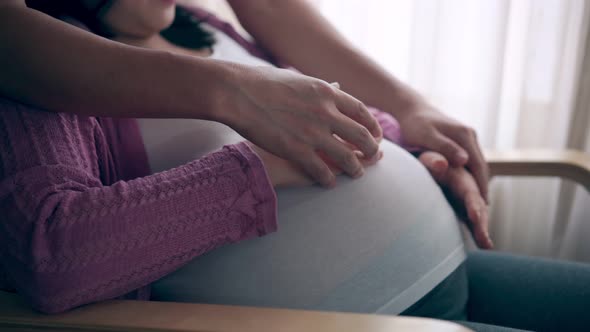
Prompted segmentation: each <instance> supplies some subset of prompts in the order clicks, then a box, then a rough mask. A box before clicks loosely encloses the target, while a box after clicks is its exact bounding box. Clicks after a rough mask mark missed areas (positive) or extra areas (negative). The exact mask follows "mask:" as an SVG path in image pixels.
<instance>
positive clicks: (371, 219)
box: [140, 120, 465, 314]
mask: <svg viewBox="0 0 590 332" xmlns="http://www.w3.org/2000/svg"><path fill="white" fill-rule="evenodd" d="M140 125H141V129H142V134H143V135H144V139H145V140H146V148H147V149H148V154H149V157H150V163H152V168H153V169H154V171H160V170H164V169H167V168H170V167H175V166H178V165H180V164H182V163H185V162H188V161H190V160H193V159H194V158H198V157H201V156H203V155H204V154H206V153H208V152H211V151H213V150H216V149H218V148H220V147H221V146H222V145H224V144H231V143H235V142H237V141H239V140H241V139H242V138H241V137H240V136H239V135H237V134H236V133H235V132H233V131H232V130H231V129H230V128H228V127H226V126H223V125H219V124H216V123H212V122H206V121H196V120H141V121H140ZM381 148H382V150H383V151H384V158H383V159H382V160H381V161H380V162H379V163H378V164H377V165H375V166H373V167H371V168H369V169H367V172H366V174H365V176H363V177H362V178H360V179H357V180H350V179H349V178H347V177H344V176H341V177H339V179H338V186H337V187H336V188H334V189H331V190H326V189H323V188H320V187H318V186H310V187H306V188H294V189H283V190H278V191H277V197H278V216H279V230H278V232H276V233H274V234H270V235H267V236H265V237H262V238H257V239H252V240H248V241H243V242H241V243H237V244H233V245H228V246H225V247H222V248H219V249H216V250H213V251H211V252H209V253H206V254H204V255H202V256H200V257H197V258H196V259H195V260H193V261H192V262H191V263H189V264H188V265H187V266H185V267H184V268H182V269H180V270H178V271H176V272H175V273H173V274H171V275H169V276H167V277H165V278H163V279H162V280H160V281H158V282H157V283H155V285H154V288H153V289H154V296H155V298H157V299H160V300H169V301H188V302H195V301H197V302H201V303H203V302H205V303H221V304H239V305H254V306H273V307H288V308H304V309H317V310H339V311H353V312H370V313H387V314H397V313H400V312H402V311H403V310H405V309H406V308H407V307H409V306H410V305H411V304H413V303H414V302H415V301H417V300H418V299H419V298H421V297H422V296H424V295H425V294H426V293H427V292H428V291H430V290H431V289H432V288H434V287H435V286H436V285H437V284H438V283H439V282H441V281H442V280H443V279H444V278H446V277H447V276H448V275H449V274H450V273H451V272H452V271H453V270H454V269H455V268H456V267H457V266H458V265H459V264H460V263H461V262H462V261H463V259H464V257H465V253H464V248H463V241H462V236H461V232H460V229H459V226H458V224H457V220H456V217H455V215H454V213H453V211H452V209H451V208H450V206H449V204H448V203H447V201H446V199H445V197H444V195H443V194H442V192H441V190H440V189H439V187H438V185H436V183H435V182H434V181H433V180H432V178H431V177H430V175H429V174H428V172H427V171H426V170H425V169H424V167H422V165H421V164H420V163H419V162H418V161H417V160H416V159H415V158H414V157H413V156H411V155H410V154H408V153H407V152H406V151H404V150H403V149H401V148H399V147H398V146H396V145H394V144H392V143H389V142H382V143H381Z"/></svg>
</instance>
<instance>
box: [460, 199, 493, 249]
mask: <svg viewBox="0 0 590 332" xmlns="http://www.w3.org/2000/svg"><path fill="white" fill-rule="evenodd" d="M465 208H466V210H467V216H468V218H469V223H470V226H471V232H472V234H473V238H474V239H475V242H476V243H477V245H478V247H480V248H482V249H492V248H493V247H494V243H493V242H492V240H491V238H490V235H489V231H488V226H489V225H488V218H489V214H488V210H487V206H486V204H485V202H484V201H483V198H482V197H481V195H480V194H479V193H477V192H474V191H472V192H469V193H468V194H467V196H466V197H465Z"/></svg>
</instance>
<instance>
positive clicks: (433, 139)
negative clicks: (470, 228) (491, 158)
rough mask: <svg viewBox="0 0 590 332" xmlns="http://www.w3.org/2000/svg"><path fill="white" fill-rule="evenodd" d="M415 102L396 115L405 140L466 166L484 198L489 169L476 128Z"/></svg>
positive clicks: (407, 143) (461, 166)
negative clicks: (409, 108) (408, 108)
mask: <svg viewBox="0 0 590 332" xmlns="http://www.w3.org/2000/svg"><path fill="white" fill-rule="evenodd" d="M415 105H416V106H413V107H412V109H411V110H408V111H407V112H403V113H402V112H400V115H398V116H397V120H398V121H399V123H400V128H401V131H402V137H403V138H404V144H406V145H410V146H416V147H421V148H425V149H426V150H430V151H435V152H439V153H440V154H442V155H443V156H444V157H446V159H447V160H449V161H450V162H451V165H452V166H453V167H458V168H463V167H466V168H467V169H468V170H469V172H471V174H472V175H473V178H475V181H476V183H477V187H479V191H480V193H481V196H482V197H483V198H484V200H485V201H487V195H488V177H489V169H488V165H487V163H486V162H485V159H484V157H483V153H482V152H481V149H480V147H479V143H478V142H477V137H476V134H475V131H474V130H473V129H471V128H469V127H467V126H465V125H463V124H461V123H460V122H458V121H456V120H454V119H452V118H450V117H448V116H446V115H444V114H443V113H442V112H440V111H438V110H436V109H434V108H432V107H431V106H429V105H427V104H426V103H425V102H422V101H419V102H417V103H416V104H415Z"/></svg>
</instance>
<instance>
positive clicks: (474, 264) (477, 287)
mask: <svg viewBox="0 0 590 332" xmlns="http://www.w3.org/2000/svg"><path fill="white" fill-rule="evenodd" d="M402 315H408V316H420V317H431V318H438V319H445V320H453V321H456V322H458V323H460V324H463V325H465V326H467V327H469V328H472V329H474V330H476V331H515V330H514V329H524V330H533V331H589V330H590V265H587V264H580V263H572V262H562V261H555V260H549V259H541V258H532V257H522V256H516V255H510V254H504V253H498V252H490V251H475V252H471V253H469V255H468V258H467V260H466V261H465V262H464V263H463V264H462V265H461V266H460V267H459V268H458V269H457V270H455V272H453V273H452V274H451V275H450V276H449V277H447V279H445V280H444V281H443V282H442V283H440V284H439V285H438V286H437V287H436V288H435V289H434V290H432V291H431V292H430V293H428V294H427V295H426V296H425V297H423V298H422V299H421V300H420V301H418V302H417V303H416V304H414V305H413V306H412V307H410V308H408V309H407V310H405V311H404V312H403V313H402Z"/></svg>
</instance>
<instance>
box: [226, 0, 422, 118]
mask: <svg viewBox="0 0 590 332" xmlns="http://www.w3.org/2000/svg"><path fill="white" fill-rule="evenodd" d="M229 2H230V4H231V6H232V7H233V9H234V10H235V12H236V14H237V16H238V18H239V20H240V22H241V23H242V25H243V26H244V28H245V29H246V30H247V31H248V32H249V33H250V34H252V36H254V38H255V39H256V40H257V41H258V42H259V43H260V44H261V45H262V46H263V47H265V48H266V49H268V50H269V51H271V52H272V53H273V54H274V55H276V56H277V57H279V58H280V59H281V60H283V61H285V62H286V63H288V64H290V65H292V66H294V67H295V68H297V69H299V70H301V71H302V72H304V73H305V74H308V75H311V76H315V77H318V78H321V79H323V80H326V81H329V82H332V81H337V82H339V83H340V84H341V86H342V88H343V90H345V91H347V92H348V93H350V94H352V95H353V96H355V97H357V98H359V99H361V100H362V101H363V102H365V103H366V104H369V105H371V106H375V107H377V108H380V109H382V110H385V111H388V112H391V113H392V114H394V115H396V116H400V115H401V114H402V113H403V112H405V111H407V110H409V109H411V108H412V106H413V105H414V103H416V102H417V101H420V100H421V97H419V95H418V94H417V93H416V92H415V91H413V90H412V89H411V88H410V87H408V86H407V85H405V84H404V83H402V82H400V81H399V80H397V79H396V78H395V77H393V76H392V75H391V74H389V73H387V72H386V71H385V70H384V69H383V68H382V67H381V66H379V65H378V64H377V63H376V62H374V61H373V60H371V59H369V58H368V57H367V56H365V55H364V54H362V52H360V51H359V50H358V49H357V48H356V47H354V46H353V45H351V44H350V43H349V42H347V41H346V40H345V39H344V38H343V37H342V36H341V35H340V34H339V33H338V32H337V31H336V30H335V29H334V28H333V27H332V26H331V25H330V24H329V23H328V22H327V20H326V19H325V18H324V17H322V16H321V15H320V14H319V13H318V12H317V11H316V10H315V9H314V8H313V7H312V6H311V5H310V4H308V3H306V2H305V1H303V0H285V1H272V0H250V1H241V0H229Z"/></svg>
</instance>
